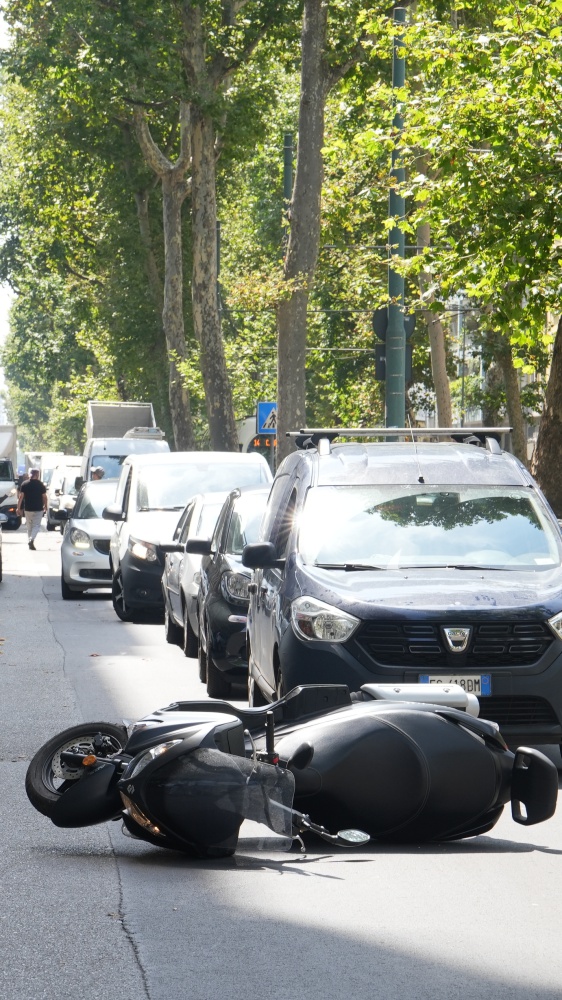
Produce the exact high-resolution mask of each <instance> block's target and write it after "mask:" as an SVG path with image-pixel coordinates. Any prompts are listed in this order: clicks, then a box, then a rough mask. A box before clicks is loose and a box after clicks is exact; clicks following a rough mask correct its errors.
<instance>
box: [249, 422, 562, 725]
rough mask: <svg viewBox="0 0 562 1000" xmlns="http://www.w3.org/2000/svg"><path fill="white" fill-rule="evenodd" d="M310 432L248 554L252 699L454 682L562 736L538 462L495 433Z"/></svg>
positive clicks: (488, 706)
mask: <svg viewBox="0 0 562 1000" xmlns="http://www.w3.org/2000/svg"><path fill="white" fill-rule="evenodd" d="M308 443H309V445H310V447H309V448H308V449H307V450H300V451H297V452H295V453H294V454H292V455H290V456H289V457H288V458H287V459H285V461H284V462H283V463H282V464H281V466H280V468H279V470H278V472H277V475H276V477H275V480H274V483H273V486H272V489H271V494H270V499H269V502H268V506H267V510H266V514H265V517H264V521H263V526H262V531H261V535H260V541H259V542H258V543H256V544H253V545H249V546H247V548H246V549H245V551H244V556H243V559H244V563H245V565H246V566H248V567H252V568H254V569H255V574H254V579H253V585H252V588H251V589H252V595H251V599H250V606H249V614H248V646H249V691H250V703H251V704H254V705H255V704H260V703H262V704H263V701H264V700H266V701H272V700H273V699H274V698H276V697H277V696H279V695H280V694H282V693H283V692H284V691H288V690H290V689H291V688H292V687H294V686H295V685H297V684H311V683H318V682H324V683H333V684H341V683H344V684H347V685H348V686H349V687H350V688H351V689H352V690H357V689H359V688H360V687H361V685H362V684H365V683H368V682H379V683H380V682H385V683H389V682H390V683H394V682H420V683H426V684H441V683H453V682H455V683H459V684H461V685H462V686H463V687H464V688H465V689H466V690H468V691H471V692H473V693H474V694H476V695H477V697H478V698H479V700H480V711H481V714H482V715H483V716H484V717H485V718H487V719H491V720H492V721H496V722H497V723H498V724H499V725H500V727H501V729H502V731H503V733H504V735H505V737H506V739H508V740H509V741H510V742H511V741H513V742H529V743H558V744H559V743H560V741H561V739H562V566H561V560H562V544H561V541H562V536H561V533H560V527H559V525H558V523H557V521H556V518H555V517H554V515H553V513H552V511H551V510H550V508H549V506H548V504H547V503H546V501H545V499H544V497H543V496H542V494H541V492H540V490H539V489H538V487H537V485H536V483H535V482H534V481H533V479H532V477H531V476H530V475H529V473H528V472H527V470H526V469H525V468H524V466H523V465H522V464H521V463H520V462H519V461H518V460H517V459H516V458H515V457H514V456H513V455H510V454H508V453H506V452H504V451H502V450H501V448H500V446H499V444H498V442H497V440H496V439H495V438H492V437H488V438H486V443H485V447H475V446H474V444H472V443H471V444H466V443H436V444H431V443H421V442H420V443H419V444H415V443H413V441H410V442H407V441H403V442H399V441H397V442H392V443H390V442H388V443H378V444H374V443H373V444H352V443H346V444H332V443H331V440H330V436H322V434H319V435H318V437H316V438H315V437H312V438H309V442H308Z"/></svg>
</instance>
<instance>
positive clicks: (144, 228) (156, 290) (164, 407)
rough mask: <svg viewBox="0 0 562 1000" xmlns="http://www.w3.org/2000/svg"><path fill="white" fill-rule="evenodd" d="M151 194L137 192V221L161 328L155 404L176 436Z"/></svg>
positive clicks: (156, 340)
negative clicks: (151, 228) (149, 212)
mask: <svg viewBox="0 0 562 1000" xmlns="http://www.w3.org/2000/svg"><path fill="white" fill-rule="evenodd" d="M149 197H150V195H149V192H148V190H147V189H146V188H143V189H142V190H140V191H135V204H136V206H137V219H138V223H139V231H140V238H141V243H142V245H143V248H144V266H145V272H146V277H147V281H148V287H149V290H150V295H151V298H152V301H153V303H154V309H155V312H156V316H157V317H158V329H157V330H156V331H155V336H154V341H153V346H154V353H155V366H154V381H155V382H156V391H157V393H158V400H157V401H155V402H156V407H157V411H158V412H159V416H158V423H159V425H160V426H161V427H162V428H163V429H164V430H165V431H166V434H167V436H169V435H170V434H173V425H172V420H171V413H170V400H169V396H168V384H167V382H168V380H167V367H168V356H167V352H166V341H165V337H164V331H163V327H162V313H163V311H164V289H163V286H162V278H161V276H160V271H159V268H158V263H157V261H156V256H155V254H154V246H153V242H152V233H151V231H150V217H149V214H148V202H149Z"/></svg>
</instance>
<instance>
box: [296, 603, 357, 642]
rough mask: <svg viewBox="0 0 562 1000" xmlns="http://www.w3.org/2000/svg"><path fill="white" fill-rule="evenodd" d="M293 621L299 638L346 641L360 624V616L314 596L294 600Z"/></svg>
mask: <svg viewBox="0 0 562 1000" xmlns="http://www.w3.org/2000/svg"><path fill="white" fill-rule="evenodd" d="M291 621H292V623H293V629H294V630H295V632H296V634H297V635H298V636H299V638H301V639H321V640H323V641H324V642H346V641H347V640H348V639H349V638H350V636H352V635H353V633H354V632H355V629H356V628H357V627H358V625H359V618H355V617H354V616H353V615H350V614H348V613H347V611H340V609H339V608H334V607H332V606H331V605H330V604H324V602H323V601H317V600H316V599H315V598H312V597H297V599H296V600H295V601H293V603H292V605H291Z"/></svg>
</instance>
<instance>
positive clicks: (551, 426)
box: [533, 317, 562, 518]
mask: <svg viewBox="0 0 562 1000" xmlns="http://www.w3.org/2000/svg"><path fill="white" fill-rule="evenodd" d="M560 455H562V317H561V318H560V321H559V323H558V329H557V331H556V338H555V340H554V349H553V352H552V361H551V365H550V375H549V379H548V385H547V387H546V398H545V401H544V408H543V412H542V416H541V422H540V425H539V435H538V438H537V445H536V448H535V454H534V457H533V474H534V475H535V477H536V478H537V480H538V483H539V486H540V487H541V489H542V490H543V492H544V494H545V496H546V499H547V500H548V502H549V504H550V506H551V507H552V509H553V511H554V513H555V514H556V517H560V518H562V476H561V475H560Z"/></svg>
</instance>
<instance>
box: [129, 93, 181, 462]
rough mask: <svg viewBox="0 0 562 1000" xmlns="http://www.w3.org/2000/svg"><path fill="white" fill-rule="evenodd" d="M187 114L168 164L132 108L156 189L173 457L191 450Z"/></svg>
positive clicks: (139, 114)
mask: <svg viewBox="0 0 562 1000" xmlns="http://www.w3.org/2000/svg"><path fill="white" fill-rule="evenodd" d="M188 112H189V108H188V105H187V104H186V103H185V102H182V103H181V104H180V115H179V118H180V139H181V149H180V155H179V157H178V159H177V161H176V162H175V163H172V162H171V161H170V160H169V159H168V158H167V157H166V156H164V154H163V153H162V152H161V150H160V149H159V148H158V146H157V145H156V143H155V142H154V140H153V138H152V136H151V134H150V129H149V128H148V125H147V123H146V119H145V116H144V112H143V110H142V109H141V107H140V106H137V107H135V112H134V114H135V129H136V135H137V140H138V143H139V146H140V148H141V150H142V154H143V156H144V159H145V160H146V163H147V164H148V166H149V167H150V168H151V170H153V171H154V173H155V174H156V176H157V177H159V178H160V180H161V183H162V203H163V220H164V296H163V305H162V326H163V329H164V336H165V338H166V348H167V351H168V363H169V383H168V385H169V388H168V395H169V400H170V414H171V417H172V427H173V430H174V440H175V444H176V448H177V449H178V450H179V451H191V450H193V448H194V447H195V441H194V435H193V425H192V420H191V407H190V403H189V393H188V391H187V388H186V387H185V386H184V384H183V380H182V377H181V375H180V372H179V370H178V368H177V361H182V360H184V359H185V358H186V357H187V348H186V343H185V331H184V322H183V245H182V220H181V217H182V205H183V202H184V200H185V197H186V195H187V191H188V186H187V181H186V179H185V175H186V172H187V170H188V167H189V163H190V150H189V113H188Z"/></svg>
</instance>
